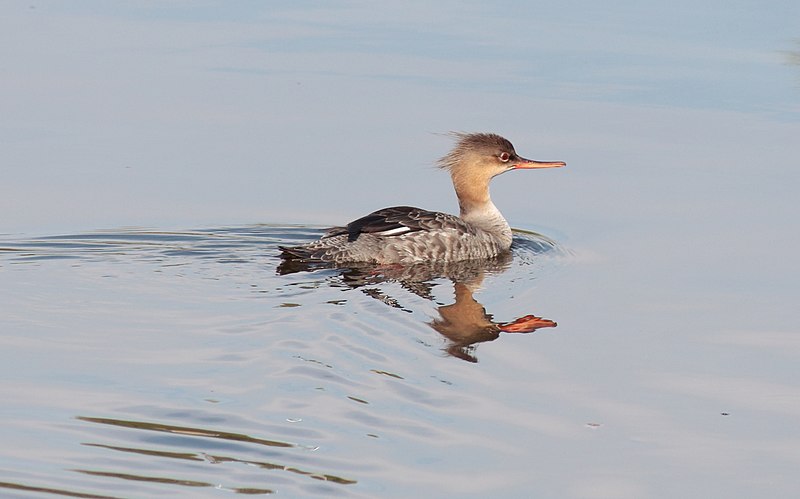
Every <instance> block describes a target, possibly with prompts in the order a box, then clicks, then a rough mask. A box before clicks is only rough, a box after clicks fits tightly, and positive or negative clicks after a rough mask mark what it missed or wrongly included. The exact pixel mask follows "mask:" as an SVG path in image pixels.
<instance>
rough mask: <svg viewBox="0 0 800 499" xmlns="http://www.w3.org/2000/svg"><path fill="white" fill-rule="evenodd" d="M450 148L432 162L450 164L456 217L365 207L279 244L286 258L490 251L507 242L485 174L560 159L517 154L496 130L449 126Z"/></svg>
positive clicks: (384, 259)
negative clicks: (310, 237)
mask: <svg viewBox="0 0 800 499" xmlns="http://www.w3.org/2000/svg"><path fill="white" fill-rule="evenodd" d="M453 135H454V136H455V137H456V138H457V139H458V141H457V143H456V145H455V147H454V148H453V149H452V150H451V151H450V153H448V154H447V155H446V156H444V157H443V158H441V159H440V160H439V162H438V166H439V167H440V168H442V169H445V170H448V171H449V172H450V176H451V178H452V181H453V187H454V188H455V191H456V196H458V205H459V208H460V216H458V217H456V216H454V215H449V214H447V213H439V212H435V211H427V210H423V209H420V208H412V207H410V206H395V207H392V208H384V209H382V210H378V211H375V212H373V213H370V214H369V215H367V216H364V217H362V218H359V219H358V220H354V221H352V222H350V223H349V224H347V226H345V227H333V228H331V229H329V230H328V231H327V232H326V233H325V234H324V235H323V236H322V237H321V238H320V239H319V240H317V241H314V242H312V243H309V244H305V245H302V246H293V247H281V250H283V256H284V258H288V259H303V260H312V261H322V262H332V263H335V264H341V263H354V262H368V263H377V264H396V263H399V264H411V263H420V262H442V261H443V262H455V261H462V260H474V259H486V258H492V257H495V256H497V255H499V254H502V253H504V252H507V251H508V250H509V249H510V248H511V227H509V225H508V222H506V219H505V218H503V215H502V214H501V213H500V211H499V210H498V209H497V207H496V206H495V205H494V203H492V200H491V198H490V196H489V181H491V179H492V178H493V177H496V176H497V175H500V174H501V173H505V172H507V171H509V170H519V169H533V168H557V167H561V166H566V163H564V162H563V161H533V160H530V159H525V158H522V157H520V156H519V155H517V153H516V151H515V150H514V146H513V145H512V144H511V142H509V141H508V140H506V139H504V138H503V137H501V136H499V135H497V134H494V133H454V134H453Z"/></svg>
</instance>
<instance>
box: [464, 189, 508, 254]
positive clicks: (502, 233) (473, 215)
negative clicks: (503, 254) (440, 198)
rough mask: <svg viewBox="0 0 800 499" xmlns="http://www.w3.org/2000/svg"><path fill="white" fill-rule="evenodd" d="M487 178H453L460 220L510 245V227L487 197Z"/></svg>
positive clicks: (488, 196)
mask: <svg viewBox="0 0 800 499" xmlns="http://www.w3.org/2000/svg"><path fill="white" fill-rule="evenodd" d="M490 180H491V179H489V178H485V179H484V178H475V177H473V178H468V177H458V176H457V175H454V176H453V186H454V187H455V189H456V195H457V196H458V205H459V208H460V216H461V219H462V220H464V221H465V222H468V223H470V224H472V225H474V226H476V227H478V228H480V229H482V230H485V231H487V232H490V233H492V234H493V235H495V236H497V237H499V238H501V239H502V240H507V241H508V243H509V244H510V243H511V227H509V225H508V222H506V219H505V218H503V215H502V213H500V210H498V209H497V207H496V206H495V205H494V203H493V202H492V198H491V197H490V195H489V181H490Z"/></svg>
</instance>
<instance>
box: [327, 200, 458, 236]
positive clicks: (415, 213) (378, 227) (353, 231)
mask: <svg viewBox="0 0 800 499" xmlns="http://www.w3.org/2000/svg"><path fill="white" fill-rule="evenodd" d="M446 228H454V229H455V228H457V229H460V230H469V226H467V224H466V223H464V221H463V220H461V219H460V218H458V217H455V216H453V215H448V214H446V213H439V212H435V211H427V210H422V209H420V208H413V207H411V206H394V207H392V208H384V209H382V210H378V211H375V212H372V213H370V214H369V215H366V216H364V217H361V218H359V219H358V220H353V221H352V222H350V223H349V224H347V227H334V228H333V229H331V230H330V231H329V232H328V233H327V234H325V237H332V236H339V235H344V234H347V240H348V241H350V242H352V241H355V240H356V239H358V236H359V235H361V234H375V235H381V236H386V237H388V236H400V235H402V234H408V233H410V232H415V231H420V230H434V229H446Z"/></svg>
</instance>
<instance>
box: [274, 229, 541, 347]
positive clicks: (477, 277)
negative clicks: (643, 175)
mask: <svg viewBox="0 0 800 499" xmlns="http://www.w3.org/2000/svg"><path fill="white" fill-rule="evenodd" d="M537 244H539V243H537ZM527 249H528V250H531V249H534V250H535V251H537V252H540V251H542V250H546V248H543V247H537V248H530V247H528V248H527ZM512 259H513V254H512V253H511V252H508V253H505V254H503V255H500V256H498V257H495V258H492V259H488V260H477V261H465V262H449V263H440V264H414V265H400V264H394V265H371V264H348V265H347V266H334V265H333V264H329V263H321V262H309V261H304V260H298V259H293V258H290V257H288V256H284V258H283V260H282V262H281V264H280V265H279V266H278V269H277V272H278V274H280V275H287V274H293V273H296V272H304V271H314V270H319V269H336V270H337V271H338V272H337V274H336V277H335V280H336V285H343V286H346V287H348V288H350V289H359V290H361V291H362V292H363V293H364V294H366V295H368V296H370V297H372V298H375V299H377V300H379V301H381V302H383V303H385V304H386V305H389V306H391V307H394V308H398V309H400V310H405V311H408V312H412V311H413V310H411V309H410V308H408V307H406V306H404V305H403V303H402V299H401V298H397V297H395V296H392V295H390V294H388V292H387V291H386V290H385V288H384V287H381V286H380V284H381V283H386V282H394V283H398V284H399V285H400V286H402V288H403V289H405V290H406V291H408V292H410V293H413V294H414V295H416V296H419V297H421V298H423V299H426V300H430V301H432V302H433V301H434V297H433V288H434V287H435V286H436V285H438V284H440V283H441V280H442V279H448V280H450V281H451V282H452V284H453V289H454V293H455V302H454V303H451V304H447V305H440V306H439V307H438V308H437V311H438V315H439V316H438V317H435V318H434V319H433V320H432V321H430V322H428V325H429V326H430V327H431V328H433V329H434V330H435V331H436V332H438V333H439V334H441V335H442V336H443V337H444V339H445V341H446V345H445V347H444V351H445V352H446V353H447V354H449V355H451V356H453V357H456V358H459V359H462V360H466V361H468V362H477V361H478V359H477V357H476V356H475V349H476V346H477V344H478V343H482V342H485V341H494V340H496V339H498V338H499V337H500V336H501V335H502V334H503V333H532V332H534V331H536V330H538V329H541V328H552V327H556V325H557V324H556V323H555V322H554V321H552V320H549V319H545V318H542V317H539V316H537V315H533V314H527V315H523V316H521V317H519V318H517V319H515V320H513V321H510V322H497V321H495V320H494V319H493V317H492V314H489V313H487V312H486V309H485V308H484V306H483V305H482V304H480V303H479V302H478V301H477V300H476V299H475V297H474V293H475V292H477V291H478V290H479V289H481V287H482V285H483V281H484V278H485V276H487V275H491V274H499V273H502V272H505V271H506V270H508V268H509V266H510V264H511V261H512Z"/></svg>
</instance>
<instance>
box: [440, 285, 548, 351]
mask: <svg viewBox="0 0 800 499" xmlns="http://www.w3.org/2000/svg"><path fill="white" fill-rule="evenodd" d="M473 286H475V287H477V286H476V285H473ZM455 293H456V301H455V303H453V304H451V305H445V306H442V307H439V315H440V316H441V318H439V319H434V320H433V321H432V322H431V323H430V325H431V327H432V328H433V329H435V330H436V331H438V332H439V333H440V334H441V335H442V336H444V337H445V338H447V340H448V343H449V344H448V346H447V348H446V349H445V350H446V351H447V353H449V354H450V355H452V356H454V357H458V358H459V359H463V360H466V361H469V362H477V361H478V359H477V358H475V356H474V355H473V353H474V350H475V346H474V345H475V344H476V343H482V342H484V341H493V340H496V339H497V338H499V337H500V333H532V332H534V331H536V330H537V329H540V328H544V327H556V325H557V324H556V323H555V322H553V321H551V320H549V319H543V318H541V317H537V316H535V315H525V316H523V317H520V318H519V319H516V320H514V321H512V322H493V321H492V316H491V314H487V313H486V309H485V308H484V307H483V305H481V304H480V303H478V302H477V301H476V300H475V298H474V297H473V296H472V286H470V285H468V284H466V283H463V282H456V283H455Z"/></svg>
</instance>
